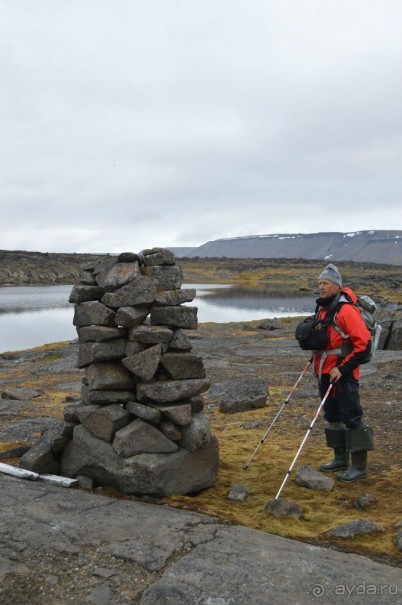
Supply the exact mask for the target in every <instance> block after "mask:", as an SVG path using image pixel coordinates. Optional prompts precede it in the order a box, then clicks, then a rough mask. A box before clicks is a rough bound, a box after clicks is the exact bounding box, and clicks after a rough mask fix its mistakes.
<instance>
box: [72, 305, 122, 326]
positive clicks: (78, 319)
mask: <svg viewBox="0 0 402 605" xmlns="http://www.w3.org/2000/svg"><path fill="white" fill-rule="evenodd" d="M114 315H115V314H114V312H113V311H112V310H111V309H109V308H108V307H107V306H105V305H104V304H102V303H101V302H98V301H90V302H83V303H81V304H79V305H75V310H74V319H73V324H74V326H78V327H82V326H92V325H97V326H114Z"/></svg>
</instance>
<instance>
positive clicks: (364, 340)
mask: <svg viewBox="0 0 402 605" xmlns="http://www.w3.org/2000/svg"><path fill="white" fill-rule="evenodd" d="M356 301H357V298H356V295H355V293H354V292H353V291H352V290H351V289H350V288H343V289H342V290H341V298H340V301H339V302H340V303H343V304H340V307H339V310H338V311H337V313H336V316H335V322H336V325H337V326H338V328H339V329H340V330H341V331H342V332H343V335H347V336H348V338H343V337H342V335H341V334H340V333H339V332H338V330H336V328H335V326H334V325H333V322H331V323H330V325H329V326H328V328H327V335H328V344H327V346H326V347H325V350H327V351H330V350H334V349H339V348H340V347H341V346H342V345H349V348H350V347H353V348H352V351H351V352H349V353H348V354H347V355H346V357H342V358H339V356H338V355H337V354H335V355H334V354H331V355H327V356H325V355H324V358H322V356H321V355H318V354H317V353H315V354H314V370H315V373H316V375H319V373H320V364H321V363H322V367H321V374H329V372H330V371H331V370H332V368H334V367H335V366H337V367H338V368H339V371H340V372H341V374H342V375H343V376H350V375H352V376H353V377H354V378H355V379H356V380H359V377H360V371H359V365H360V363H361V362H362V360H363V359H364V358H365V356H366V354H367V351H368V350H369V349H370V341H371V334H370V332H369V331H368V329H367V328H366V324H365V323H364V321H363V319H362V317H361V315H360V311H359V310H358V309H357V308H356V307H355V306H354V304H355V303H356ZM351 303H352V304H351ZM326 314H327V309H325V308H324V307H321V308H320V310H319V312H318V318H319V319H323V318H324V317H325V316H326ZM346 348H347V347H346ZM338 362H339V363H338Z"/></svg>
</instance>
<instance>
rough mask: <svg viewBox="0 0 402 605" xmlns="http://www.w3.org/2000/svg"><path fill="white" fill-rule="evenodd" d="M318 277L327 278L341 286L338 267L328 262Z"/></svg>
mask: <svg viewBox="0 0 402 605" xmlns="http://www.w3.org/2000/svg"><path fill="white" fill-rule="evenodd" d="M319 279H328V280H329V281H332V282H334V284H338V286H342V277H341V274H340V273H339V271H338V269H337V268H336V267H335V265H333V264H332V263H330V264H329V265H327V266H326V267H325V269H324V271H323V272H322V273H321V275H320V277H319Z"/></svg>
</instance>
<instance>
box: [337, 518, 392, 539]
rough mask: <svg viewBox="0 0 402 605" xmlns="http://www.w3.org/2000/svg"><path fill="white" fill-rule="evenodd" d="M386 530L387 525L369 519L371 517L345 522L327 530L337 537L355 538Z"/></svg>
mask: <svg viewBox="0 0 402 605" xmlns="http://www.w3.org/2000/svg"><path fill="white" fill-rule="evenodd" d="M383 531H385V527H383V526H382V525H378V524H377V523H373V521H369V519H358V520H357V521H352V522H351V523H345V524H344V525H339V526H338V527H336V528H334V529H331V530H330V531H328V532H327V534H328V535H329V536H333V537H335V538H354V537H355V536H361V535H364V534H374V533H378V532H383Z"/></svg>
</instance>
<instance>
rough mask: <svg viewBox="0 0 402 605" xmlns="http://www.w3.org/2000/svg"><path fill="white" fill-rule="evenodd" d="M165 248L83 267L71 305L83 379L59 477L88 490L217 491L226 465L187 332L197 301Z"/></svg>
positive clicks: (69, 416)
mask: <svg viewBox="0 0 402 605" xmlns="http://www.w3.org/2000/svg"><path fill="white" fill-rule="evenodd" d="M181 286H182V271H181V268H180V267H179V266H178V265H176V263H175V259H174V255H173V254H172V253H171V252H170V251H169V250H166V249H163V248H153V249H149V250H144V251H143V253H142V254H141V255H138V254H134V253H131V252H126V253H122V254H120V255H119V256H118V257H107V259H105V260H101V261H97V262H95V263H87V264H85V265H82V266H81V275H80V281H79V283H78V284H76V285H74V287H73V290H72V292H71V295H70V299H69V300H70V302H71V303H74V304H75V313H74V320H73V323H74V325H75V326H76V329H77V332H78V340H79V352H78V361H77V367H79V368H84V370H85V377H84V378H83V385H82V390H81V401H80V402H79V404H78V405H75V406H67V407H66V409H65V416H64V417H65V420H66V421H68V422H70V423H71V422H73V423H75V425H76V426H75V428H74V431H73V437H72V440H71V441H70V442H69V443H68V444H67V446H66V447H65V449H64V450H63V453H62V457H61V462H60V470H61V472H62V474H64V475H66V476H67V477H78V478H79V479H80V480H81V484H82V485H85V484H87V485H100V486H112V487H115V488H117V489H118V490H120V491H122V492H124V493H128V494H135V495H147V496H152V497H157V498H160V497H164V496H167V495H171V494H188V493H196V492H198V491H200V490H202V489H205V488H208V487H211V486H212V485H213V484H214V482H215V480H216V475H217V470H218V464H219V451H218V441H217V439H216V437H214V436H213V435H211V432H210V427H209V422H208V420H207V418H206V416H205V415H204V413H203V407H204V400H203V397H202V395H201V393H202V392H204V391H206V390H207V389H208V388H209V386H210V384H209V382H208V380H207V379H206V375H205V369H204V365H203V362H202V359H201V357H199V356H197V355H195V354H194V353H193V352H192V351H191V349H192V345H191V341H190V339H189V337H188V336H187V334H186V332H185V330H194V329H196V328H197V312H198V309H197V307H191V306H184V305H183V304H182V303H186V302H191V301H192V300H193V299H194V297H195V294H196V291H195V290H194V289H182V288H181Z"/></svg>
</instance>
